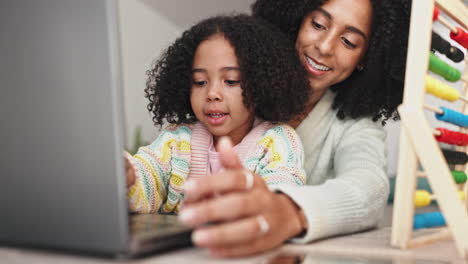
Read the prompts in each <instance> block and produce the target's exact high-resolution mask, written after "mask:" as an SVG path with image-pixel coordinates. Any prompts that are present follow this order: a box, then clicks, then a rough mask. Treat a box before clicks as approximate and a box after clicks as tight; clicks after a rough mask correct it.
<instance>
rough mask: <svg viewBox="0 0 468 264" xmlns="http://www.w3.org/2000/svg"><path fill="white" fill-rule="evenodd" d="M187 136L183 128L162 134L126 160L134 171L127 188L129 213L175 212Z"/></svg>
mask: <svg viewBox="0 0 468 264" xmlns="http://www.w3.org/2000/svg"><path fill="white" fill-rule="evenodd" d="M189 132H190V131H189V130H188V129H186V128H185V129H184V128H183V127H182V128H179V129H177V130H175V131H171V130H168V131H163V132H161V134H160V135H159V136H158V138H157V139H156V140H155V141H154V142H153V143H152V144H151V145H149V146H145V147H141V148H140V149H139V150H138V153H137V154H135V155H134V156H133V157H131V156H130V157H128V156H127V158H128V159H129V163H130V164H133V166H134V170H135V181H134V184H133V185H131V186H130V187H129V188H128V200H129V210H130V211H131V212H138V213H153V212H157V211H158V210H159V211H161V212H164V213H170V212H177V211H178V209H179V207H178V206H179V203H180V201H181V198H182V197H181V186H182V184H183V182H184V180H185V178H186V176H187V175H186V172H187V171H188V166H189V165H188V158H189V157H190V152H189V151H190V148H189V147H188V148H187V146H189V145H190V141H189V140H190V133H189Z"/></svg>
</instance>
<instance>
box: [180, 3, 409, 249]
mask: <svg viewBox="0 0 468 264" xmlns="http://www.w3.org/2000/svg"><path fill="white" fill-rule="evenodd" d="M409 1H410V0H408V1H405V0H399V1H394V0H329V1H319V0H303V1H290V0H275V1H270V0H257V1H256V2H255V3H254V5H253V15H254V16H257V17H261V18H263V19H265V20H267V21H269V22H270V23H272V24H274V25H276V26H278V27H279V28H280V29H281V30H282V31H284V32H285V33H287V34H288V35H289V37H290V39H291V41H294V42H295V45H296V50H297V52H298V54H299V56H300V58H301V60H302V64H303V66H304V67H305V69H306V71H307V73H308V78H309V81H310V88H311V91H312V95H311V97H310V98H309V104H308V107H307V111H306V112H307V113H308V114H307V115H302V116H298V117H296V118H294V119H293V120H291V121H290V125H292V126H293V127H295V128H296V129H297V132H298V133H299V135H300V137H301V139H302V141H303V144H304V149H305V164H304V165H305V169H306V173H307V177H308V178H307V184H308V185H307V186H300V187H287V186H282V187H281V186H280V187H276V188H275V189H273V190H269V189H268V188H267V187H266V185H265V184H264V183H263V182H262V180H261V179H260V178H259V177H254V179H253V183H252V179H251V178H250V177H249V176H248V175H249V174H248V173H245V171H244V170H243V168H242V166H240V163H239V162H238V159H237V158H236V156H235V153H234V151H233V150H232V146H230V145H229V144H228V143H225V141H222V143H223V144H224V145H220V146H219V151H220V152H221V155H222V160H223V165H224V167H225V170H224V171H222V172H221V173H219V174H217V175H213V176H207V177H204V178H203V179H199V181H202V182H203V184H199V182H197V181H189V182H188V183H187V184H186V186H185V192H186V204H185V206H184V208H183V209H182V211H181V216H180V217H181V219H182V221H184V222H185V223H187V224H189V225H192V226H195V227H197V228H196V230H195V232H194V233H193V237H192V238H193V241H194V243H195V244H196V245H198V246H200V247H205V248H208V249H209V250H210V252H212V253H213V254H214V255H217V256H241V255H249V254H254V253H257V252H262V251H265V250H268V249H271V248H274V247H277V246H279V245H281V244H282V243H284V242H285V241H287V240H292V241H293V242H299V243H307V242H310V241H314V240H317V239H320V238H324V237H329V236H333V235H338V234H346V233H351V232H356V231H359V230H365V229H369V228H372V227H375V226H376V224H377V222H378V220H379V219H380V217H381V216H382V215H383V209H384V207H385V204H386V200H387V196H388V192H389V185H388V178H387V175H386V173H385V171H386V168H385V166H386V155H385V149H384V148H385V147H384V140H385V131H384V130H383V127H382V125H383V124H384V123H385V121H386V120H388V119H390V118H393V119H396V118H397V117H398V116H397V114H396V111H395V110H396V107H397V106H398V105H399V104H400V103H401V100H402V94H403V80H404V70H405V66H404V65H405V61H406V46H407V35H408V28H409V12H410V11H409V9H410V2H409ZM219 194H223V195H219ZM207 222H211V223H213V222H215V223H216V222H218V223H219V224H212V225H208V226H206V225H202V226H201V224H203V223H207Z"/></svg>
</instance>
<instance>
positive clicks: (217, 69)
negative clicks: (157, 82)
mask: <svg viewBox="0 0 468 264" xmlns="http://www.w3.org/2000/svg"><path fill="white" fill-rule="evenodd" d="M240 77H241V72H240V69H239V64H238V62H237V57H236V55H235V51H234V48H233V47H232V46H231V44H230V43H229V41H228V40H226V39H225V38H224V36H223V35H222V34H216V35H213V36H212V37H210V38H208V39H207V40H205V41H203V42H201V43H200V45H199V46H198V48H197V50H196V52H195V57H194V59H193V66H192V88H191V94H190V103H191V104H192V110H193V112H194V113H195V116H196V117H197V119H198V120H199V121H200V122H201V123H203V124H204V125H205V126H206V127H207V129H208V130H209V131H210V132H211V134H213V136H214V139H215V142H216V141H217V140H218V138H219V137H221V136H229V137H230V138H231V140H232V141H233V143H234V144H238V143H239V142H240V141H241V140H242V139H243V138H244V136H245V135H246V134H247V133H248V132H249V131H250V129H251V128H252V124H253V119H254V118H253V110H252V109H247V108H246V107H245V105H244V103H243V97H242V88H241V86H240Z"/></svg>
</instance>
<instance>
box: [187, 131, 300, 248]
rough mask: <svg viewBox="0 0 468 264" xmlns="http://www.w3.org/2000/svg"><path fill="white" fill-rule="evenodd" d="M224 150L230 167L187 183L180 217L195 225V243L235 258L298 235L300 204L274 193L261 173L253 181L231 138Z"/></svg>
mask: <svg viewBox="0 0 468 264" xmlns="http://www.w3.org/2000/svg"><path fill="white" fill-rule="evenodd" d="M218 151H219V152H220V157H221V162H222V164H223V167H224V170H223V171H221V172H220V173H218V174H216V175H211V176H206V177H203V178H201V179H195V180H189V181H188V182H187V183H186V184H185V185H184V191H185V198H186V199H185V201H184V206H183V208H182V210H181V213H180V219H181V220H182V221H183V222H184V223H186V224H187V225H189V226H193V227H195V231H194V233H193V235H192V240H193V242H194V243H195V244H196V245H197V246H199V247H204V248H208V249H209V250H210V252H211V253H212V254H213V255H215V256H222V257H233V256H245V255H251V254H255V253H260V252H264V251H266V250H269V249H272V248H275V247H278V246H280V245H281V244H283V243H284V242H285V241H286V240H288V239H290V238H292V237H294V236H296V235H298V234H299V233H300V232H301V231H302V227H301V221H300V220H299V214H298V208H297V207H296V205H295V203H294V202H292V201H291V200H290V199H289V198H288V197H287V196H285V195H283V194H278V193H273V192H271V191H270V190H269V189H268V187H267V186H266V184H265V182H264V181H263V180H262V179H261V178H260V177H259V176H257V175H254V176H253V184H251V183H249V181H250V179H249V176H248V173H249V172H247V171H246V170H245V169H244V168H243V167H242V165H241V162H240V161H239V159H238V157H237V156H236V154H235V153H234V151H233V149H232V144H231V143H230V141H229V140H228V141H226V140H223V139H221V140H220V142H219V145H218ZM249 185H250V186H249ZM207 223H210V224H209V225H204V224H207Z"/></svg>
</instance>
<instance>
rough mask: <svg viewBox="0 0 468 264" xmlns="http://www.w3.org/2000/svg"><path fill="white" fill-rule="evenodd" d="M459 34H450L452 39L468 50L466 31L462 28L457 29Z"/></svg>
mask: <svg viewBox="0 0 468 264" xmlns="http://www.w3.org/2000/svg"><path fill="white" fill-rule="evenodd" d="M456 28H457V32H456V33H454V32H450V38H452V39H453V40H455V41H456V42H458V43H459V44H460V45H462V46H463V47H465V49H468V34H466V32H465V30H463V29H462V28H460V27H456Z"/></svg>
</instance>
